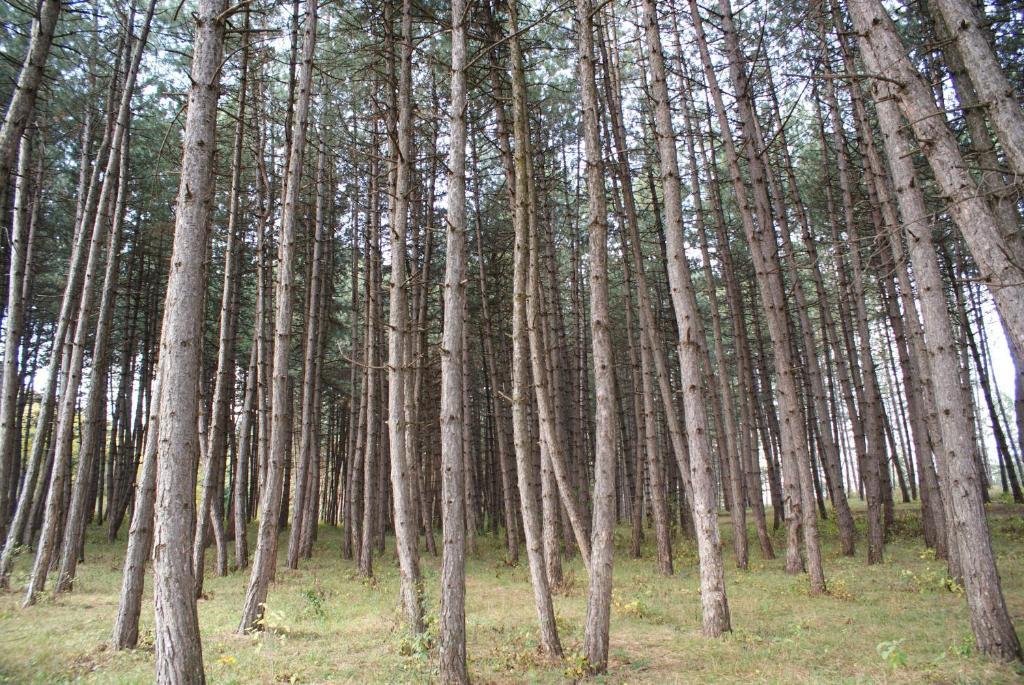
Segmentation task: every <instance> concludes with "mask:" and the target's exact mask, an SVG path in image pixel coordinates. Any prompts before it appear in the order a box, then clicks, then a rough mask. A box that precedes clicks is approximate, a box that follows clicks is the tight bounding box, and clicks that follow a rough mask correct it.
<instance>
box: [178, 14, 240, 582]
mask: <svg viewBox="0 0 1024 685" xmlns="http://www.w3.org/2000/svg"><path fill="white" fill-rule="evenodd" d="M248 25H249V14H248V8H246V13H245V20H244V23H243V33H242V56H241V65H240V66H239V69H240V75H239V82H238V111H237V113H236V114H235V117H236V119H235V136H234V142H233V145H232V155H231V188H230V190H229V191H228V192H229V195H228V221H227V228H226V230H225V238H226V244H225V246H224V285H223V288H222V292H221V300H220V331H219V335H218V345H217V370H216V372H215V378H216V379H215V381H214V389H213V404H212V407H211V410H210V413H211V415H212V421H211V422H210V433H209V438H208V441H207V446H206V469H205V473H204V475H203V495H202V498H201V499H200V505H199V510H198V521H197V525H196V536H195V542H194V544H193V546H192V565H193V567H194V569H195V576H196V597H202V595H203V578H204V576H205V568H204V566H205V564H204V560H205V557H206V542H207V539H206V531H207V525H206V521H207V520H208V519H209V521H210V524H211V525H212V526H213V528H214V529H218V528H219V527H220V525H221V514H222V510H223V504H222V503H223V498H222V497H221V493H222V491H223V482H224V466H225V463H226V457H227V442H228V433H229V432H230V423H231V417H230V410H231V395H232V394H234V390H235V334H236V329H237V321H238V315H237V312H236V311H235V307H236V306H237V303H238V298H237V295H236V293H235V287H236V285H237V276H236V271H237V270H238V260H239V253H240V252H241V242H242V237H243V236H242V229H241V228H240V224H241V225H244V224H242V222H241V221H240V218H239V214H240V211H241V208H240V206H239V205H240V194H241V192H242V190H243V189H242V187H241V184H242V149H243V145H244V143H245V115H246V112H245V108H246V95H247V93H248V91H247V84H248V75H249V33H248ZM243 533H244V530H243ZM218 537H219V538H220V539H218V545H217V546H218V557H220V558H223V557H224V556H226V550H221V539H223V537H224V536H223V535H221V536H218Z"/></svg>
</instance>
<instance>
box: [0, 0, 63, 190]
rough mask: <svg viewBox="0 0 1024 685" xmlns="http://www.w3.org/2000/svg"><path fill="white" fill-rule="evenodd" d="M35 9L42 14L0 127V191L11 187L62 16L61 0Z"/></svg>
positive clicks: (45, 2)
mask: <svg viewBox="0 0 1024 685" xmlns="http://www.w3.org/2000/svg"><path fill="white" fill-rule="evenodd" d="M33 4H35V3H33ZM35 7H36V8H37V10H38V13H37V14H36V15H35V16H34V17H33V18H32V27H31V28H30V29H29V42H28V49H27V50H26V51H25V59H24V61H23V62H22V64H21V70H20V71H19V72H18V81H17V83H15V85H14V93H13V95H12V96H11V101H10V102H9V103H8V104H7V111H6V112H5V114H4V121H3V124H2V125H0V188H6V187H7V181H8V177H9V175H10V172H11V167H13V166H14V157H15V155H16V154H17V152H18V147H19V145H20V141H21V136H22V134H23V133H24V131H25V128H26V127H27V126H28V122H29V120H30V119H31V118H32V110H33V109H34V108H35V104H36V96H37V95H38V94H39V88H40V86H41V85H42V82H43V69H44V68H45V67H46V59H47V57H48V56H49V54H50V46H51V45H52V43H53V34H54V30H55V29H56V27H57V19H58V17H59V16H60V8H61V0H42V1H41V2H40V3H39V4H35Z"/></svg>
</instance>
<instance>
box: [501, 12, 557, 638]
mask: <svg viewBox="0 0 1024 685" xmlns="http://www.w3.org/2000/svg"><path fill="white" fill-rule="evenodd" d="M517 11H518V10H517V4H516V3H510V4H509V36H510V40H509V49H510V52H511V58H512V59H511V61H512V114H513V132H514V139H515V156H514V178H513V177H512V174H509V178H507V179H506V181H507V182H508V185H509V187H510V188H514V191H513V192H512V193H511V194H510V200H511V201H512V204H513V206H512V214H513V225H514V227H515V245H514V249H513V277H512V435H513V441H514V449H515V455H516V472H517V479H518V485H519V499H520V506H521V510H522V517H523V533H524V534H525V537H526V556H527V559H528V561H529V565H530V580H531V582H532V585H533V598H534V603H535V605H536V609H537V620H538V623H539V624H540V646H541V649H542V650H543V651H544V652H546V653H547V654H548V655H550V656H552V657H556V658H557V657H561V656H562V644H561V642H560V641H559V639H558V627H557V625H556V623H555V611H554V606H553V604H552V601H551V588H550V586H549V584H548V575H547V571H546V569H545V566H544V549H543V539H542V538H543V532H542V525H541V518H540V512H539V511H538V510H537V509H538V503H537V497H538V492H537V487H536V477H537V473H538V468H537V464H536V462H535V460H534V458H533V449H532V445H531V435H530V434H531V430H530V417H529V397H530V393H531V390H530V360H529V359H528V358H527V357H528V355H529V353H530V348H529V345H530V343H529V336H528V334H527V330H526V327H527V322H526V316H527V311H526V310H527V307H526V299H527V297H528V296H529V292H528V276H529V273H528V272H529V253H530V248H529V244H530V221H529V217H530V215H531V213H532V212H531V209H530V204H531V202H532V201H533V198H532V197H531V195H530V189H531V187H532V184H531V183H530V180H529V178H528V176H529V171H528V168H529V167H528V160H529V158H530V154H531V153H530V129H529V117H528V112H527V105H528V103H527V96H528V92H527V89H526V77H525V74H524V71H523V53H522V48H521V46H520V43H519V20H518V14H517ZM506 172H508V170H506Z"/></svg>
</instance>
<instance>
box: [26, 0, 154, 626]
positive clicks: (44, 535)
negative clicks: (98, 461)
mask: <svg viewBox="0 0 1024 685" xmlns="http://www.w3.org/2000/svg"><path fill="white" fill-rule="evenodd" d="M155 6H156V1H155V0H151V1H150V3H149V7H148V9H147V12H146V16H145V18H144V19H143V23H142V27H141V30H140V35H139V39H138V41H137V42H136V45H135V51H134V53H133V55H132V59H131V62H130V64H129V65H127V74H126V76H125V81H124V86H123V89H122V91H121V98H120V101H119V103H118V108H117V114H116V119H115V120H114V127H113V131H112V133H111V136H110V141H111V142H110V150H109V154H108V156H107V162H106V168H105V171H104V177H103V183H102V186H101V190H100V195H99V200H98V203H97V206H96V213H95V216H94V217H93V225H92V234H91V237H90V240H89V250H88V256H87V257H86V262H85V274H84V277H83V279H82V283H81V288H80V290H79V292H77V293H76V295H77V297H78V300H79V305H78V321H77V323H76V325H75V330H74V333H73V335H72V337H71V338H70V341H69V342H68V343H65V346H66V347H70V355H69V363H68V369H67V372H66V373H65V374H64V378H65V386H64V388H62V390H61V395H60V402H59V406H58V413H57V424H56V429H55V431H54V434H53V445H54V448H55V451H54V457H53V470H52V472H51V477H50V481H49V488H48V490H47V496H46V508H45V514H44V519H43V527H42V531H41V533H40V537H39V544H38V546H37V548H36V558H35V563H34V564H33V566H32V572H31V574H30V576H29V584H28V589H27V591H26V593H25V600H24V605H25V606H28V605H31V604H34V603H35V600H36V596H37V594H38V593H39V592H41V591H42V590H43V586H44V585H45V584H46V577H47V575H48V573H49V570H50V562H51V558H52V556H53V551H54V546H55V543H56V541H57V534H58V531H57V528H58V525H59V521H60V520H61V518H62V513H63V508H64V489H65V487H66V486H67V485H68V483H67V482H66V481H67V477H68V475H70V474H69V471H70V463H71V447H72V437H73V432H74V422H75V406H76V402H77V399H78V389H79V387H80V384H81V380H82V365H83V363H84V358H85V338H86V333H87V329H88V326H89V316H90V312H91V306H92V299H93V298H92V294H93V289H94V287H95V282H96V269H97V267H98V266H99V260H100V251H101V247H102V235H103V225H104V221H106V220H109V217H108V213H109V212H110V208H111V204H112V202H113V200H114V197H113V195H114V193H115V192H116V191H117V188H115V185H117V186H119V184H118V183H117V181H118V178H119V174H118V170H119V168H120V164H121V156H122V154H124V145H125V140H126V137H127V130H128V124H129V119H130V117H131V101H132V94H133V92H134V90H135V81H136V78H137V76H138V72H139V65H140V63H141V61H142V53H143V51H144V50H145V47H146V39H147V37H148V35H149V28H150V25H151V23H152V19H153V13H154V10H155ZM82 240H83V241H84V240H85V236H84V234H83V235H82ZM110 258H112V256H108V259H110ZM69 280H70V279H69ZM69 285H70V282H69ZM65 354H67V352H65ZM76 554H77V552H76Z"/></svg>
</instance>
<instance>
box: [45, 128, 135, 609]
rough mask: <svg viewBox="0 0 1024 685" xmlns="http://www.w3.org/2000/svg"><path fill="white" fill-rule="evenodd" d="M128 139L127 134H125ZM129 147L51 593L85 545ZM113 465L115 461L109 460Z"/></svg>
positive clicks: (67, 577) (67, 583)
mask: <svg viewBox="0 0 1024 685" xmlns="http://www.w3.org/2000/svg"><path fill="white" fill-rule="evenodd" d="M126 135H127V134H126ZM127 176H128V142H127V139H126V140H125V144H124V146H123V148H122V150H121V160H120V171H119V172H118V188H117V200H116V202H115V203H114V205H115V206H114V213H113V221H112V222H111V226H110V237H109V239H108V243H107V267H106V272H105V273H104V275H103V291H102V299H101V302H100V312H99V317H98V318H97V320H96V333H95V336H94V340H93V349H92V359H93V367H92V375H91V378H90V383H89V392H88V394H87V396H86V401H85V409H84V412H83V417H82V420H83V422H84V424H85V425H84V426H83V428H82V438H81V443H80V447H79V450H78V471H77V475H76V480H75V485H74V488H73V489H72V491H71V502H70V505H69V507H68V513H67V517H66V520H65V523H64V534H63V540H62V542H61V549H60V566H59V572H58V574H57V580H56V581H54V586H53V591H54V593H59V592H66V591H68V590H70V589H71V585H72V583H73V582H74V579H75V573H76V570H77V567H78V559H79V553H80V550H81V549H82V546H83V544H84V539H85V523H86V510H87V509H88V504H89V503H88V502H87V496H88V494H89V482H90V480H91V478H90V475H91V474H92V471H93V468H94V464H95V462H96V459H97V456H98V455H97V452H99V451H100V450H101V448H102V446H101V444H100V443H101V440H102V437H101V436H102V434H103V429H104V428H105V426H106V421H107V415H106V404H107V374H108V372H109V369H110V342H111V340H110V329H111V324H112V318H113V309H114V300H115V299H116V297H117V294H116V293H117V281H118V278H119V276H120V269H119V267H120V264H121V260H120V252H121V229H122V225H123V224H124V213H125V204H126V201H127V194H128V179H127ZM110 457H111V459H113V457H114V455H113V454H111V455H110Z"/></svg>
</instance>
